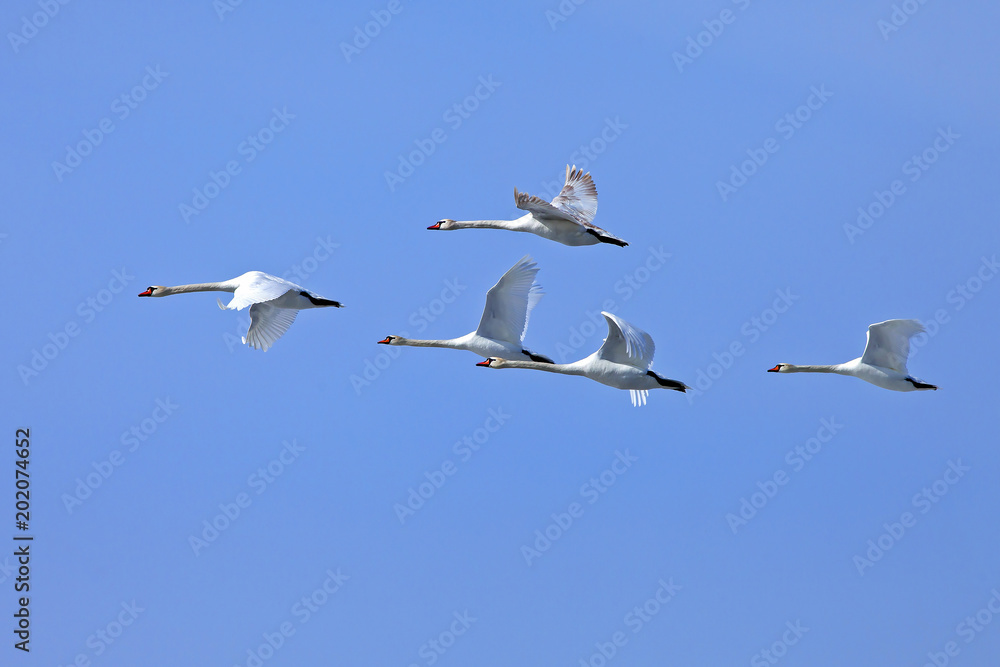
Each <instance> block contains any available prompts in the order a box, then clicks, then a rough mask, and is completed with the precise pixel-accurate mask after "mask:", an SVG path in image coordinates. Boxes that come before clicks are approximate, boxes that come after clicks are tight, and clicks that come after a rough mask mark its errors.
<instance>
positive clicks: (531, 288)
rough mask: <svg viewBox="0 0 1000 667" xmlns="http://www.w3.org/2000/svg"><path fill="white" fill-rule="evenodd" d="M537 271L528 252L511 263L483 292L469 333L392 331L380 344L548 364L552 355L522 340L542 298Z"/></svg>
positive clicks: (536, 266)
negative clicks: (423, 335)
mask: <svg viewBox="0 0 1000 667" xmlns="http://www.w3.org/2000/svg"><path fill="white" fill-rule="evenodd" d="M537 274H538V265H537V264H535V261H534V260H533V259H531V257H529V256H528V255H525V256H524V257H522V258H521V259H520V260H518V262H517V263H516V264H515V265H514V266H512V267H510V268H509V269H508V270H507V272H506V273H505V274H503V275H502V276H501V277H500V280H498V281H497V284H496V285H494V286H493V287H491V288H490V291H489V292H487V293H486V307H485V308H484V309H483V317H482V319H481V320H480V321H479V327H478V328H477V329H476V330H475V331H473V332H472V333H468V334H466V335H464V336H461V337H459V338H451V339H448V340H414V339H411V338H404V337H403V336H396V335H392V336H386V337H385V338H384V339H382V340H380V341H379V344H381V345H409V346H411V347H447V348H451V349H453V350H468V351H469V352H475V353H476V354H478V355H479V356H482V357H488V356H491V355H501V354H503V355H505V356H508V357H511V358H514V359H526V360H530V361H535V362H540V363H544V364H551V363H552V360H551V359H549V358H548V357H545V356H542V355H540V354H535V353H534V352H532V351H530V350H528V349H527V348H525V347H524V346H523V345H522V344H521V341H523V340H524V334H525V332H526V331H527V330H528V318H529V316H530V315H531V311H532V309H533V308H534V307H535V305H536V304H537V303H538V300H539V299H541V298H542V289H541V287H540V286H539V285H538V284H537V283H535V276H536V275H537Z"/></svg>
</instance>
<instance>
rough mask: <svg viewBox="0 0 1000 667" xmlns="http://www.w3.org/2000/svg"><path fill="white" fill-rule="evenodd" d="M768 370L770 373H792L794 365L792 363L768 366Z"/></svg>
mask: <svg viewBox="0 0 1000 667" xmlns="http://www.w3.org/2000/svg"><path fill="white" fill-rule="evenodd" d="M767 372H768V373H791V372H792V365H791V364H778V365H777V366H775V367H774V368H768V369H767Z"/></svg>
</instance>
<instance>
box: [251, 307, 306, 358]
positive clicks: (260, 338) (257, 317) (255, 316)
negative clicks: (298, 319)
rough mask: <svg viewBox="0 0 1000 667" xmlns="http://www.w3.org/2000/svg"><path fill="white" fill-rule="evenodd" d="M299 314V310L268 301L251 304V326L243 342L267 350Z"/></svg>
mask: <svg viewBox="0 0 1000 667" xmlns="http://www.w3.org/2000/svg"><path fill="white" fill-rule="evenodd" d="M298 314H299V311H297V310H293V309H291V308H278V307H276V306H271V305H268V304H266V303H255V304H253V305H252V306H250V328H249V329H248V330H247V335H246V337H245V338H244V339H243V342H244V343H247V344H248V345H250V347H253V348H255V349H258V350H264V351H265V352H267V348H269V347H271V346H272V345H274V342H275V341H276V340H278V339H279V338H281V337H282V336H283V335H284V333H285V332H286V331H288V327H290V326H292V322H294V321H295V316H296V315H298Z"/></svg>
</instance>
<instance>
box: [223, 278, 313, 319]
mask: <svg viewBox="0 0 1000 667" xmlns="http://www.w3.org/2000/svg"><path fill="white" fill-rule="evenodd" d="M236 280H238V281H239V285H240V286H239V287H237V288H236V291H235V292H234V293H233V300H232V301H230V302H229V305H227V306H226V308H227V309H229V310H243V309H244V308H246V307H247V306H252V305H253V304H255V303H264V302H266V301H271V300H273V299H277V298H278V297H280V296H281V295H282V294H284V293H285V292H288V291H289V290H295V291H301V290H302V288H301V287H299V286H298V285H296V284H295V283H290V282H288V281H287V280H283V279H281V278H278V277H277V276H272V275H271V274H269V273H264V272H263V271H250V272H248V273H244V274H243V275H242V276H240V277H239V278H236Z"/></svg>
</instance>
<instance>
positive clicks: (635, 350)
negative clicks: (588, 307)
mask: <svg viewBox="0 0 1000 667" xmlns="http://www.w3.org/2000/svg"><path fill="white" fill-rule="evenodd" d="M601 315H604V319H606V320H607V321H608V337H607V338H605V339H604V345H602V346H601V349H599V350H598V351H597V356H598V357H600V358H601V359H604V360H605V361H610V362H612V363H616V364H627V365H629V366H635V367H636V368H641V369H642V370H647V369H649V367H650V366H652V365H653V354H654V353H655V352H656V345H655V344H654V343H653V337H652V336H650V335H649V334H648V333H646V332H645V331H643V330H642V329H638V328H636V327H634V326H632V325H631V324H629V323H628V322H626V321H625V320H623V319H621V318H619V317H615V316H614V315H612V314H611V313H605V312H601Z"/></svg>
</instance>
